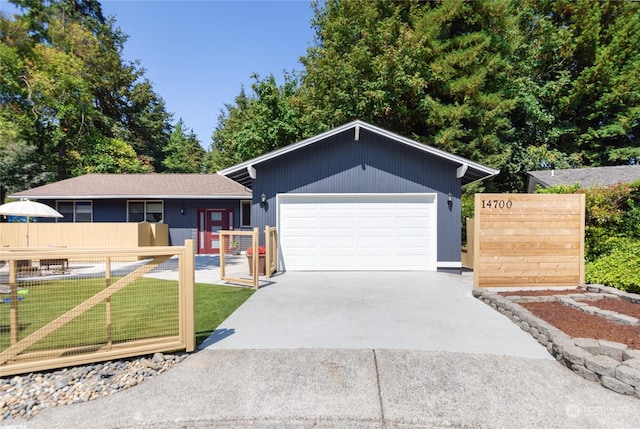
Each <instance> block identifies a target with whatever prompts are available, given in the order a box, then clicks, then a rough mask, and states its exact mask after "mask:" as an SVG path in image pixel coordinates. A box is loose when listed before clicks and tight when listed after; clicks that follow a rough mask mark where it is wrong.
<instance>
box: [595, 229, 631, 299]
mask: <svg viewBox="0 0 640 429" xmlns="http://www.w3.org/2000/svg"><path fill="white" fill-rule="evenodd" d="M585 271H586V272H585V277H586V280H587V282H589V283H599V284H604V285H607V286H611V287H615V288H617V289H621V290H625V291H627V292H634V293H639V292H640V240H638V239H636V240H631V239H628V238H615V239H610V240H609V241H608V242H607V251H606V254H605V255H604V256H602V257H600V258H599V259H598V260H595V261H593V262H590V263H588V264H587V266H586V269H585Z"/></svg>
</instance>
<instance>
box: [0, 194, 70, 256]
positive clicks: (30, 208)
mask: <svg viewBox="0 0 640 429" xmlns="http://www.w3.org/2000/svg"><path fill="white" fill-rule="evenodd" d="M0 215H5V216H25V217H26V218H27V247H29V217H63V216H62V215H61V214H60V213H58V212H57V211H56V210H54V209H52V208H51V207H49V206H48V205H46V204H42V203H38V202H35V201H31V200H28V199H26V198H23V199H21V200H20V201H13V202H11V203H6V204H3V205H1V206H0Z"/></svg>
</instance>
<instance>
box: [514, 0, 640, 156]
mask: <svg viewBox="0 0 640 429" xmlns="http://www.w3.org/2000/svg"><path fill="white" fill-rule="evenodd" d="M520 17H521V26H520V27H521V30H522V32H523V34H524V36H525V41H526V44H525V46H524V49H523V52H522V56H521V57H520V61H521V63H520V64H521V66H522V67H524V68H525V71H526V73H523V78H522V79H521V90H522V92H523V93H524V94H529V95H530V100H531V101H532V102H531V103H530V104H529V106H531V107H532V111H533V112H534V113H537V117H536V115H534V116H531V115H530V116H529V117H528V118H527V117H526V116H525V117H524V118H523V119H521V120H520V121H518V124H519V125H521V124H523V123H525V121H527V122H526V124H528V126H527V125H525V127H527V128H529V129H530V131H531V132H529V133H527V134H524V133H523V134H522V135H521V137H522V140H523V141H527V142H528V143H529V144H533V145H540V144H544V145H546V147H547V148H548V149H552V150H557V151H560V152H562V153H564V154H567V155H571V156H573V157H574V158H576V160H577V161H578V162H580V163H582V164H584V165H593V166H597V165H611V164H621V163H622V164H625V163H629V162H630V161H634V160H637V159H638V158H639V157H640V144H638V139H639V138H640V50H639V49H638V46H640V3H638V2H633V1H624V0H623V1H619V0H613V1H609V0H604V1H600V0H576V1H568V0H559V1H552V0H530V1H526V2H523V3H522V5H521V7H520Z"/></svg>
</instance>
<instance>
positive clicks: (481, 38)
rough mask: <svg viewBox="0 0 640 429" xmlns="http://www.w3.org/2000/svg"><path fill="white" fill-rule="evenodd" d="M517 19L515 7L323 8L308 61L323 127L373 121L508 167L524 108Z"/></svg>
mask: <svg viewBox="0 0 640 429" xmlns="http://www.w3.org/2000/svg"><path fill="white" fill-rule="evenodd" d="M510 12H511V11H510V9H509V3H507V2H505V1H498V2H495V1H475V2H461V1H457V0H442V1H437V2H418V1H411V2H379V1H362V2H341V1H338V0H333V1H327V2H326V3H323V4H322V5H317V6H316V14H315V21H314V25H315V27H316V46H314V47H312V48H310V49H309V51H308V54H307V56H306V57H305V58H303V60H302V61H303V64H304V65H305V66H306V74H305V75H304V80H303V85H302V91H303V96H305V97H306V102H307V103H309V104H310V106H312V107H311V108H310V110H311V111H312V112H313V113H312V115H313V116H314V120H315V121H316V122H320V123H323V124H326V125H327V126H334V125H338V124H340V123H343V122H346V121H349V120H352V119H363V120H367V121H371V122H373V123H375V124H377V125H380V126H382V127H385V128H389V129H391V130H393V131H396V132H399V133H401V134H405V135H410V136H413V137H414V138H416V139H418V140H421V141H423V142H425V143H428V144H431V145H434V146H436V147H439V148H442V149H444V150H448V151H451V152H453V153H456V154H460V155H463V156H467V157H470V158H472V159H475V160H478V161H481V162H485V163H488V164H490V165H492V166H494V167H500V166H501V165H502V164H503V163H504V162H505V161H506V160H507V159H508V156H509V155H508V154H509V150H508V147H505V146H504V145H503V142H504V141H505V140H506V139H508V137H509V134H510V133H511V131H512V129H511V123H510V121H509V114H510V111H511V110H512V109H513V107H514V106H515V98H514V97H513V94H512V92H510V91H509V88H510V85H511V80H512V67H511V64H510V59H511V55H512V52H513V50H514V44H515V42H516V41H517V39H516V37H515V34H516V33H514V29H515V26H514V24H515V21H513V19H512V18H511V13H510Z"/></svg>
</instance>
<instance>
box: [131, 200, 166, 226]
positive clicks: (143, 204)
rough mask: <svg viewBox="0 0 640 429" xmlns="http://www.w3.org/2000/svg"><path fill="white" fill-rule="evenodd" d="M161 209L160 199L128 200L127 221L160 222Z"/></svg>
mask: <svg viewBox="0 0 640 429" xmlns="http://www.w3.org/2000/svg"><path fill="white" fill-rule="evenodd" d="M163 211H164V210H163V203H162V201H129V202H128V203H127V221H128V222H143V221H147V222H151V223H162V220H163Z"/></svg>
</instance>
